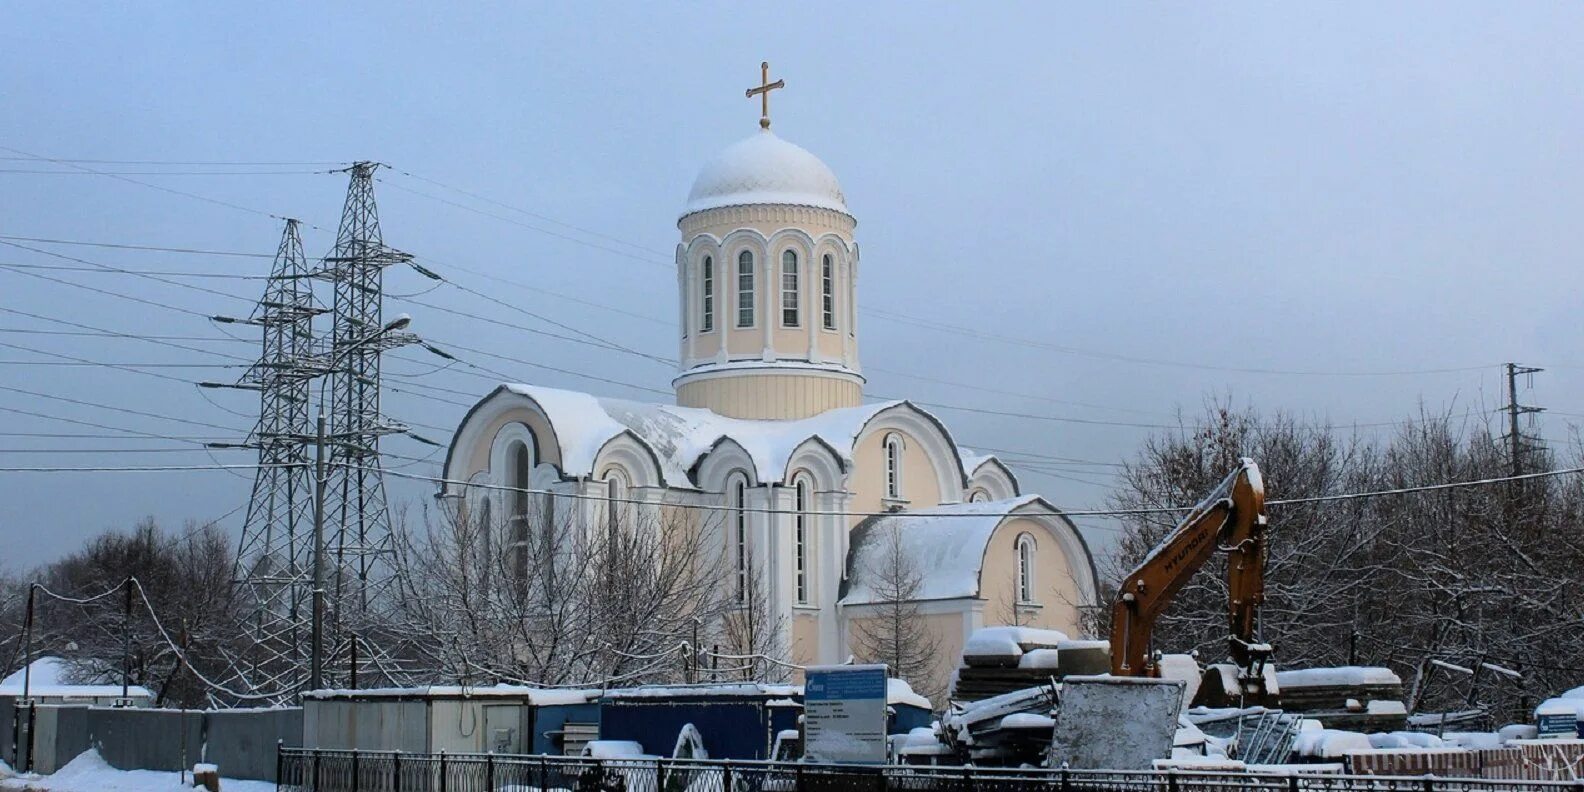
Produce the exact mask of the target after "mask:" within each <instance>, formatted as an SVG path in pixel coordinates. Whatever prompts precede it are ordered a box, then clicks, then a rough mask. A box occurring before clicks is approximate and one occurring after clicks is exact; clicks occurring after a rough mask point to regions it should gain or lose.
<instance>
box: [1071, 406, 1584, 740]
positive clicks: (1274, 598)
mask: <svg viewBox="0 0 1584 792" xmlns="http://www.w3.org/2000/svg"><path fill="white" fill-rule="evenodd" d="M1239 456H1250V457H1253V458H1254V459H1256V460H1257V461H1258V462H1259V463H1260V466H1261V469H1262V471H1263V472H1264V475H1265V484H1266V493H1267V497H1269V498H1271V499H1273V500H1297V501H1303V500H1304V499H1306V498H1310V497H1312V496H1318V495H1326V494H1333V493H1345V492H1366V491H1375V490H1392V489H1400V488H1412V487H1415V486H1420V485H1428V484H1440V483H1445V482H1455V481H1474V480H1480V479H1486V478H1497V477H1501V476H1504V475H1507V474H1508V473H1510V471H1511V463H1512V460H1511V459H1509V458H1508V456H1509V455H1508V453H1507V451H1506V448H1505V446H1504V445H1503V444H1502V443H1499V442H1497V432H1495V431H1493V430H1492V428H1491V427H1487V426H1485V425H1482V424H1479V423H1468V422H1466V421H1460V420H1454V418H1453V417H1452V416H1451V415H1449V414H1445V413H1439V414H1436V413H1422V414H1421V415H1419V416H1417V417H1416V418H1414V419H1412V420H1408V421H1404V423H1403V424H1402V426H1401V427H1400V428H1399V430H1398V431H1397V432H1396V434H1395V435H1393V436H1390V437H1389V438H1388V439H1387V440H1385V441H1384V442H1382V443H1380V444H1373V443H1368V442H1365V441H1363V440H1360V439H1359V438H1357V437H1356V436H1347V435H1341V434H1339V433H1337V432H1335V431H1334V430H1332V429H1331V428H1329V427H1327V426H1324V425H1318V424H1308V423H1304V422H1300V421H1297V420H1295V419H1292V418H1291V417H1288V416H1284V415H1280V414H1277V415H1260V414H1258V413H1255V412H1254V411H1252V410H1243V411H1234V410H1232V409H1230V408H1229V407H1227V406H1226V405H1225V404H1213V405H1211V406H1210V408H1209V409H1208V410H1207V412H1206V415H1205V416H1204V418H1203V419H1202V422H1201V425H1200V426H1197V427H1188V426H1185V427H1184V428H1183V429H1182V430H1180V431H1176V432H1172V433H1169V434H1167V435H1165V436H1161V437H1156V438H1152V439H1151V440H1149V441H1147V442H1146V443H1145V444H1144V446H1143V448H1142V449H1141V450H1140V452H1139V455H1138V458H1137V460H1136V461H1135V462H1133V463H1130V464H1129V465H1128V467H1127V468H1126V469H1125V470H1124V473H1123V481H1124V486H1123V489H1122V490H1121V492H1119V493H1118V495H1116V496H1115V498H1114V505H1116V506H1118V507H1120V508H1125V509H1134V508H1153V507H1168V506H1182V505H1184V504H1188V503H1192V502H1194V501H1195V500H1196V499H1197V498H1199V497H1201V496H1202V494H1203V493H1204V492H1206V491H1208V490H1209V489H1210V488H1211V487H1212V486H1214V484H1215V482H1216V481H1217V480H1218V479H1219V478H1220V477H1221V476H1223V475H1225V472H1226V471H1227V470H1230V469H1231V468H1232V466H1233V465H1234V464H1235V463H1236V460H1237V458H1238V457H1239ZM1526 457H1527V458H1526V460H1525V462H1526V464H1527V465H1528V469H1529V470H1531V471H1543V470H1548V469H1554V468H1555V467H1556V462H1555V460H1554V459H1553V458H1552V457H1551V455H1550V454H1547V453H1543V452H1534V453H1531V454H1527V455H1526ZM1569 464H1576V463H1575V462H1570V463H1569ZM1269 512H1270V517H1271V527H1270V536H1271V539H1270V558H1269V562H1268V565H1267V592H1266V602H1265V606H1264V607H1263V609H1262V612H1261V628H1262V631H1263V633H1264V634H1265V637H1266V639H1267V640H1270V641H1271V642H1273V643H1274V644H1275V645H1276V648H1277V651H1278V662H1279V664H1280V665H1282V666H1285V667H1303V666H1329V665H1343V664H1369V665H1386V666H1389V667H1391V668H1393V669H1394V670H1396V671H1397V672H1398V673H1399V674H1400V675H1401V676H1402V677H1403V679H1404V680H1405V682H1406V684H1407V685H1408V691H1409V698H1410V701H1409V704H1410V706H1412V707H1413V708H1414V709H1416V710H1427V711H1444V710H1449V709H1461V708H1468V707H1479V708H1482V709H1485V710H1486V711H1487V712H1490V713H1491V717H1492V718H1493V719H1494V720H1497V721H1500V720H1503V719H1510V718H1513V717H1515V716H1517V715H1518V714H1520V713H1521V712H1523V711H1525V710H1527V709H1528V707H1529V706H1531V705H1532V704H1533V703H1534V701H1535V697H1536V696H1542V695H1547V694H1548V692H1554V691H1558V690H1561V689H1565V688H1566V687H1570V686H1573V685H1578V684H1580V683H1584V673H1581V672H1579V671H1577V670H1570V664H1567V663H1558V662H1556V661H1555V658H1563V657H1572V656H1578V655H1579V654H1580V653H1581V652H1584V623H1580V622H1579V621H1578V619H1577V614H1578V613H1579V612H1581V611H1584V592H1581V591H1580V590H1579V587H1578V586H1577V584H1576V581H1577V573H1576V570H1577V569H1578V568H1579V566H1580V564H1581V563H1584V550H1581V548H1580V545H1579V543H1578V542H1577V541H1575V540H1574V538H1573V537H1575V536H1576V535H1577V531H1578V527H1579V525H1580V524H1581V520H1584V485H1581V483H1580V481H1579V480H1578V477H1576V476H1569V477H1557V478H1545V479H1535V480H1530V481H1525V482H1521V483H1512V484H1502V485H1486V486H1475V487H1466V488H1453V489H1435V490H1430V491H1421V492H1413V493H1406V494H1402V495H1389V496H1382V497H1371V498H1359V499H1345V500H1336V501H1324V502H1299V503H1288V504H1273V505H1272V506H1270V508H1269ZM1176 516H1177V515H1175V514H1160V515H1153V514H1142V515H1133V516H1129V517H1127V518H1125V519H1124V520H1123V530H1122V532H1121V538H1120V541H1119V545H1118V549H1117V552H1116V553H1115V554H1114V555H1113V556H1112V557H1111V559H1110V568H1109V569H1108V571H1109V572H1110V574H1109V575H1107V577H1110V578H1111V579H1113V580H1114V579H1118V578H1120V577H1121V575H1122V574H1124V573H1125V572H1126V571H1127V570H1129V569H1131V568H1132V566H1133V565H1134V564H1136V563H1137V562H1138V561H1139V560H1140V559H1142V558H1143V556H1144V555H1145V554H1146V553H1148V552H1149V550H1150V549H1151V548H1153V547H1154V546H1155V544H1156V543H1157V542H1158V541H1159V540H1160V538H1161V536H1163V535H1164V533H1165V532H1166V531H1168V530H1170V528H1171V526H1172V522H1173V520H1174V519H1175V517H1176ZM1209 566H1210V568H1209V569H1207V570H1206V571H1205V572H1204V573H1202V574H1200V575H1198V576H1197V577H1195V578H1194V580H1193V581H1192V582H1190V583H1189V585H1188V586H1186V587H1185V588H1184V589H1183V590H1182V592H1181V593H1180V594H1179V595H1178V596H1177V598H1176V600H1175V601H1174V602H1173V604H1172V606H1171V607H1170V608H1168V609H1167V612H1166V614H1165V616H1164V617H1163V619H1162V620H1161V622H1160V624H1159V626H1158V628H1157V633H1156V637H1155V641H1156V645H1157V646H1158V647H1159V648H1161V649H1163V650H1167V651H1182V650H1186V649H1190V648H1193V649H1199V650H1200V651H1201V653H1202V655H1203V656H1205V657H1209V658H1213V657H1219V656H1220V653H1221V652H1222V651H1224V646H1225V644H1224V641H1225V636H1226V631H1227V624H1226V621H1225V615H1224V612H1225V608H1224V603H1225V597H1226V592H1225V588H1224V576H1223V574H1222V572H1223V571H1224V570H1223V569H1221V566H1222V565H1221V564H1220V563H1219V559H1218V561H1217V562H1212V564H1211V565H1209ZM1101 617H1102V618H1101V619H1100V620H1098V621H1099V622H1100V623H1098V624H1097V625H1096V626H1097V627H1099V628H1101V631H1102V633H1103V632H1104V629H1105V628H1106V625H1105V624H1104V614H1103V613H1102V614H1101ZM1435 660H1441V661H1443V662H1450V663H1452V664H1454V665H1458V666H1463V667H1468V668H1485V667H1484V666H1482V665H1481V664H1482V663H1489V664H1490V665H1491V666H1496V667H1500V668H1505V669H1510V670H1513V671H1518V672H1520V673H1521V675H1522V676H1521V678H1515V677H1513V676H1511V675H1509V674H1503V673H1500V672H1493V671H1490V670H1488V668H1487V670H1485V671H1483V672H1482V673H1481V674H1480V675H1479V676H1478V677H1476V678H1470V677H1469V676H1468V675H1464V674H1457V673H1451V672H1448V671H1447V670H1446V669H1445V668H1444V667H1443V666H1439V665H1437V664H1436V663H1434V662H1432V661H1435Z"/></svg>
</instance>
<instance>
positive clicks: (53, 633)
mask: <svg viewBox="0 0 1584 792" xmlns="http://www.w3.org/2000/svg"><path fill="white" fill-rule="evenodd" d="M231 552H232V549H231V545H230V542H229V541H228V540H227V538H226V537H225V535H224V534H223V533H222V532H221V531H220V530H219V528H217V527H216V526H215V525H213V524H207V525H198V524H192V523H189V524H188V525H187V526H185V528H184V529H183V531H182V532H181V533H179V534H175V535H172V534H167V533H165V532H164V531H163V530H161V529H160V527H159V526H158V525H157V524H156V523H155V522H154V521H153V520H152V519H146V520H144V521H142V522H140V523H138V525H137V526H136V527H135V528H134V529H133V530H132V531H131V532H129V533H118V532H114V531H111V532H106V533H104V534H101V535H100V536H98V537H96V538H94V539H92V540H90V541H89V542H88V544H87V546H85V547H84V548H83V549H82V550H80V551H78V552H76V553H73V554H72V555H69V556H67V557H66V558H64V559H61V560H60V561H57V562H55V563H54V564H51V565H50V566H48V567H46V568H44V569H43V570H41V571H40V572H39V573H38V574H37V576H36V579H37V580H39V582H41V583H43V584H44V586H45V587H46V588H47V589H48V590H49V591H51V592H53V593H54V594H56V595H59V596H60V597H64V598H68V599H59V598H56V597H52V596H44V595H41V596H40V597H39V599H38V603H37V608H36V614H35V619H36V622H35V624H36V626H35V636H34V650H35V651H34V652H33V656H34V657H37V656H39V655H42V654H46V653H53V654H59V655H61V656H63V657H64V658H65V659H66V660H67V661H68V663H69V664H70V666H71V671H72V673H73V674H74V676H75V677H76V678H77V679H78V680H79V681H82V682H96V683H108V684H113V683H116V682H119V681H121V678H122V670H123V664H125V667H126V671H127V674H128V678H129V681H130V683H131V684H133V685H140V686H143V687H145V688H148V689H149V690H151V691H152V692H153V693H154V695H155V701H156V703H158V704H182V705H203V704H206V703H211V702H214V701H217V700H223V699H224V697H223V696H217V694H216V691H214V690H211V689H210V688H209V687H208V686H207V685H205V684H204V683H203V682H202V681H201V680H200V679H198V677H197V676H195V675H194V674H193V673H191V671H192V670H193V669H196V670H197V671H198V672H199V673H201V674H203V675H204V676H207V677H209V678H211V679H216V678H225V677H226V675H227V674H228V673H229V672H230V671H231V670H232V661H233V658H235V657H236V656H237V655H238V653H239V651H240V650H241V648H242V646H241V643H240V640H241V639H240V637H239V635H238V632H237V630H236V625H237V623H238V619H239V617H240V611H239V610H238V609H237V607H236V600H235V598H234V596H233V590H232V585H231ZM134 578H135V580H136V584H135V585H132V584H129V583H128V581H129V580H130V579H134ZM107 591H114V592H115V593H114V594H113V595H111V596H106V597H100V598H97V599H93V600H92V601H89V602H74V601H72V599H84V598H88V597H93V596H94V595H98V594H101V593H104V592H107ZM128 592H130V594H131V598H130V602H131V609H130V613H128V608H127V605H128V598H127V593H128ZM123 641H124V643H123ZM123 650H125V651H124V652H123ZM182 656H185V657H186V658H187V660H188V661H190V662H191V663H192V668H188V667H187V666H186V665H185V663H184V661H183V660H182Z"/></svg>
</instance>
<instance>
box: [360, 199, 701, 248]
mask: <svg viewBox="0 0 1584 792" xmlns="http://www.w3.org/2000/svg"><path fill="white" fill-rule="evenodd" d="M379 182H380V183H381V184H386V185H389V186H391V187H394V188H396V189H398V190H401V191H402V192H405V193H411V194H413V195H417V196H420V197H423V198H428V199H429V200H431V201H438V202H440V203H443V204H446V205H448V206H454V207H456V208H458V209H461V210H463V211H467V212H472V213H474V214H478V215H482V216H484V217H492V218H494V219H496V220H499V221H501V222H503V223H510V224H511V225H515V226H520V227H522V228H526V229H528V230H530V231H537V232H539V233H541V234H545V235H546V236H552V237H555V238H557V239H563V240H566V241H568V242H571V243H573V244H577V245H583V246H585V247H590V248H594V249H595V250H603V251H605V252H606V253H610V254H612V255H616V256H621V257H622V258H627V259H632V260H633V261H638V262H642V263H644V264H656V265H659V266H662V267H669V266H671V263H670V262H665V261H661V260H659V259H652V258H648V257H647V256H640V255H637V254H635V253H630V252H628V251H625V250H621V249H619V248H614V247H611V246H609V245H602V244H600V243H598V242H590V241H588V240H586V239H579V238H577V237H575V236H572V235H571V234H563V233H560V232H559V231H552V230H550V229H548V228H541V227H539V226H536V225H533V224H532V223H525V222H523V221H521V220H516V219H513V218H510V217H506V216H504V215H498V214H495V213H494V212H486V211H484V210H483V209H479V208H478V207H475V206H468V205H467V204H463V203H458V202H456V201H452V200H450V199H448V198H441V197H440V196H438V195H431V194H429V193H426V192H424V191H422V190H414V189H413V188H411V187H403V186H402V185H400V184H396V183H394V182H391V181H390V180H388V179H379Z"/></svg>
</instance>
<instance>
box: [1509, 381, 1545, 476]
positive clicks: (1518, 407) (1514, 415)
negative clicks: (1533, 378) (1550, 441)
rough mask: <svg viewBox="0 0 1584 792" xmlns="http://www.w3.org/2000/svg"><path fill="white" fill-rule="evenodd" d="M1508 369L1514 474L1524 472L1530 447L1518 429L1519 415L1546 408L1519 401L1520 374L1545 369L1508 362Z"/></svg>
mask: <svg viewBox="0 0 1584 792" xmlns="http://www.w3.org/2000/svg"><path fill="white" fill-rule="evenodd" d="M1506 369H1507V407H1506V408H1505V409H1506V412H1507V449H1508V451H1507V453H1508V457H1509V460H1510V461H1511V463H1512V475H1513V476H1522V475H1523V474H1524V463H1523V460H1524V454H1526V453H1528V449H1527V448H1525V447H1524V443H1525V442H1527V440H1528V438H1526V437H1524V436H1523V433H1522V432H1520V431H1519V429H1518V416H1520V415H1527V414H1532V413H1537V412H1542V411H1543V410H1545V408H1544V407H1529V406H1525V405H1522V404H1519V403H1518V376H1519V375H1520V374H1538V373H1540V372H1542V371H1545V369H1542V368H1534V367H1532V366H1520V365H1518V364H1517V363H1508V364H1507V365H1506Z"/></svg>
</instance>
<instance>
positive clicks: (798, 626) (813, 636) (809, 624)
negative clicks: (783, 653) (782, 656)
mask: <svg viewBox="0 0 1584 792" xmlns="http://www.w3.org/2000/svg"><path fill="white" fill-rule="evenodd" d="M818 657H819V616H818V614H814V613H809V612H806V611H795V612H793V614H792V662H794V663H797V664H798V665H812V664H814V662H815V660H816V659H817V658H818Z"/></svg>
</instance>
